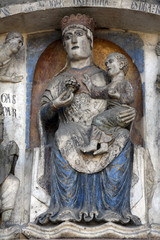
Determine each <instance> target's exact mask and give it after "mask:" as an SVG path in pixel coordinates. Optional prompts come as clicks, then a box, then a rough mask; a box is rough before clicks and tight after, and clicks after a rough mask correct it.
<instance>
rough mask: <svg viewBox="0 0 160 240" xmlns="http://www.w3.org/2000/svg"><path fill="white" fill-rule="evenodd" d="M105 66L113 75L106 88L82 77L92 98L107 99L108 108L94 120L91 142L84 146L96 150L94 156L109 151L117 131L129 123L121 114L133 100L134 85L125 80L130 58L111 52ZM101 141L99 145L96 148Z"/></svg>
mask: <svg viewBox="0 0 160 240" xmlns="http://www.w3.org/2000/svg"><path fill="white" fill-rule="evenodd" d="M105 65H106V67H107V71H108V75H109V76H110V77H111V83H110V84H108V85H107V86H105V87H97V86H94V85H93V84H92V83H91V81H90V78H89V77H88V76H86V75H85V79H84V80H83V82H84V83H85V84H86V86H87V88H88V90H89V91H90V92H91V96H92V97H93V98H102V99H108V109H107V110H106V111H104V112H102V113H101V114H98V115H97V116H95V117H94V118H93V120H92V130H91V137H90V143H89V145H88V146H86V147H83V148H81V150H82V151H83V152H91V151H94V152H93V154H94V155H97V154H102V153H105V152H107V151H108V144H109V143H110V142H111V141H112V140H113V139H114V135H115V133H116V132H117V130H118V129H119V128H125V127H127V126H128V125H129V124H130V121H129V122H127V121H126V122H125V123H122V122H121V121H120V119H119V114H120V112H122V111H123V110H126V109H128V108H129V106H128V105H129V104H131V103H132V102H133V101H134V92H133V88H132V86H131V84H130V83H129V82H128V81H126V80H125V75H126V73H127V71H128V67H129V64H128V60H127V58H126V57H125V56H124V55H122V54H120V53H112V54H110V55H109V56H108V57H107V59H106V61H105ZM98 144H100V148H99V149H98V150H97V146H98Z"/></svg>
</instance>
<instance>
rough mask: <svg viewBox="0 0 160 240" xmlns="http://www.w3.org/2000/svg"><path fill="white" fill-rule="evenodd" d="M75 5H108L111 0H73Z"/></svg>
mask: <svg viewBox="0 0 160 240" xmlns="http://www.w3.org/2000/svg"><path fill="white" fill-rule="evenodd" d="M73 5H74V6H86V5H87V6H103V7H105V6H108V5H109V0H73Z"/></svg>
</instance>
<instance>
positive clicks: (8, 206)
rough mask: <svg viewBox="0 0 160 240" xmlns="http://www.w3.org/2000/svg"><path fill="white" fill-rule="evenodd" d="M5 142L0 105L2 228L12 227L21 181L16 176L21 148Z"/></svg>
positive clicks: (0, 107)
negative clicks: (4, 144) (16, 166)
mask: <svg viewBox="0 0 160 240" xmlns="http://www.w3.org/2000/svg"><path fill="white" fill-rule="evenodd" d="M2 141H3V108H2V104H0V213H1V227H9V226H10V225H12V222H11V215H12V211H13V209H14V204H15V200H16V195H17V191H18V188H19V179H18V178H17V177H16V176H14V169H15V165H16V162H17V159H18V155H19V148H18V146H17V144H16V143H15V142H14V141H10V142H9V143H8V144H7V146H5V147H4V146H3V145H2Z"/></svg>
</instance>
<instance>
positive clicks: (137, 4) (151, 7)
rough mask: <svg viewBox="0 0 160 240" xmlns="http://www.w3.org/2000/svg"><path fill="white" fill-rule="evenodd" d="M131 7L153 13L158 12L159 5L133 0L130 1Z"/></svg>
mask: <svg viewBox="0 0 160 240" xmlns="http://www.w3.org/2000/svg"><path fill="white" fill-rule="evenodd" d="M131 9H132V10H139V11H143V12H149V13H154V14H160V5H157V4H151V3H147V2H143V1H133V2H132V3H131Z"/></svg>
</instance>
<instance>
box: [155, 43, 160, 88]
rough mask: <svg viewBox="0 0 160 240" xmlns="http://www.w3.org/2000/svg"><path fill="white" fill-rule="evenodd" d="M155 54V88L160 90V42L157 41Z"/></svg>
mask: <svg viewBox="0 0 160 240" xmlns="http://www.w3.org/2000/svg"><path fill="white" fill-rule="evenodd" d="M155 50H156V54H157V56H158V64H159V66H158V75H157V80H156V88H157V90H159V91H160V42H158V43H157V46H156V49H155Z"/></svg>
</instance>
